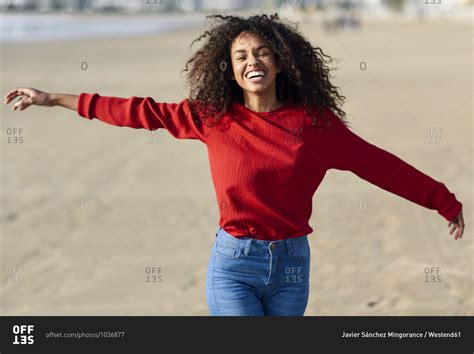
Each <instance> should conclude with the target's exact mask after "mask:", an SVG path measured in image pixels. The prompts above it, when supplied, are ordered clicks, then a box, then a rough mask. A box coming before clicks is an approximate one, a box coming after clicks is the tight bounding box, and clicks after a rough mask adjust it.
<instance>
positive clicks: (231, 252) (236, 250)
mask: <svg viewBox="0 0 474 354" xmlns="http://www.w3.org/2000/svg"><path fill="white" fill-rule="evenodd" d="M217 254H219V255H222V256H224V257H227V258H239V257H240V256H241V255H242V247H239V246H235V247H232V246H227V245H223V244H221V243H219V242H217V243H216V255H217Z"/></svg>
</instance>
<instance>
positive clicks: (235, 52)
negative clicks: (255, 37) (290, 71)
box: [234, 44, 270, 55]
mask: <svg viewBox="0 0 474 354" xmlns="http://www.w3.org/2000/svg"><path fill="white" fill-rule="evenodd" d="M262 48H268V49H270V48H269V47H268V46H267V45H266V44H264V45H261V46H260V47H258V48H257V49H255V51H259V50H260V49H262ZM240 52H244V53H245V52H247V51H246V50H245V49H238V50H236V51H234V55H235V54H237V53H240Z"/></svg>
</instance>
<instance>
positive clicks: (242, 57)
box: [237, 57, 245, 60]
mask: <svg viewBox="0 0 474 354" xmlns="http://www.w3.org/2000/svg"><path fill="white" fill-rule="evenodd" d="M242 59H245V57H240V58H237V60H242Z"/></svg>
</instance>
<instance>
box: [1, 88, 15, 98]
mask: <svg viewBox="0 0 474 354" xmlns="http://www.w3.org/2000/svg"><path fill="white" fill-rule="evenodd" d="M17 92H18V88H16V89H14V90H10V91H8V92H7V94H6V95H5V97H4V98H7V97H8V96H10V95H13V94H15V93H17Z"/></svg>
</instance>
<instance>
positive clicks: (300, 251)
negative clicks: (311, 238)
mask: <svg viewBox="0 0 474 354" xmlns="http://www.w3.org/2000/svg"><path fill="white" fill-rule="evenodd" d="M304 241H305V242H295V243H294V244H293V257H294V258H297V259H306V258H309V257H310V256H311V249H310V247H309V242H308V240H307V239H305V240H304Z"/></svg>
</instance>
